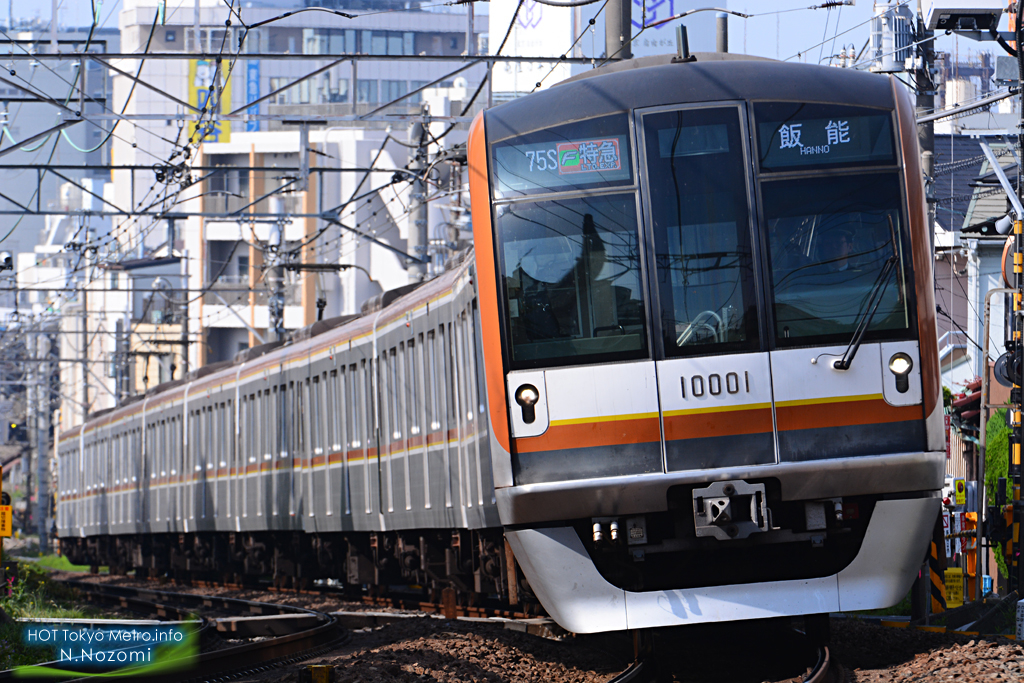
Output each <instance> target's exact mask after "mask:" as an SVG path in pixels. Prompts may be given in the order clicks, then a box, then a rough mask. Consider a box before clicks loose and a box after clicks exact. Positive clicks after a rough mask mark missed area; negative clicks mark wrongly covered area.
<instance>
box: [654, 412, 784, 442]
mask: <svg viewBox="0 0 1024 683" xmlns="http://www.w3.org/2000/svg"><path fill="white" fill-rule="evenodd" d="M771 431H772V409H771V408H757V409H754V410H730V411H723V412H713V413H711V412H708V413H694V414H690V415H675V416H666V417H665V440H666V441H677V440H680V439H699V438H705V437H715V436H738V435H740V434H761V433H765V432H767V433H770V432H771Z"/></svg>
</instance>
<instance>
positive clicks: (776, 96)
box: [484, 53, 895, 142]
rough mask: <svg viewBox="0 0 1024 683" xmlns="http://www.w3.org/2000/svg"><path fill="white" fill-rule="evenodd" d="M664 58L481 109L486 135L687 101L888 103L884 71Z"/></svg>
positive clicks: (708, 56) (707, 56)
mask: <svg viewBox="0 0 1024 683" xmlns="http://www.w3.org/2000/svg"><path fill="white" fill-rule="evenodd" d="M712 55H714V53H696V55H695V56H696V57H697V61H695V62H680V63H672V62H671V57H672V55H661V56H658V57H652V58H644V59H634V60H626V61H623V62H619V63H616V64H614V65H609V66H607V67H602V68H600V69H595V70H594V71H591V72H588V73H586V74H580V75H579V76H576V77H573V78H571V79H569V80H567V81H563V82H562V83H559V84H558V85H556V86H553V87H551V88H549V89H547V90H542V91H540V92H538V93H534V94H532V95H530V96H528V97H522V98H519V99H516V100H512V101H511V102H507V103H505V104H502V105H500V106H497V107H494V108H493V109H488V110H486V111H485V112H484V120H485V122H486V126H487V138H488V141H489V142H495V141H498V140H503V139H505V138H508V137H512V136H515V135H522V134H523V133H528V132H530V131H533V130H538V129H540V128H548V127H551V126H556V125H559V124H562V123H566V122H568V121H576V120H581V119H589V118H592V117H595V116H601V115H603V114H613V113H619V112H625V111H629V110H631V109H636V108H640V107H657V106H660V105H671V104H679V103H688V102H694V103H698V102H722V101H736V100H769V101H796V102H841V103H849V104H856V105H859V106H866V107H881V108H887V109H891V108H893V107H894V106H895V102H894V100H893V91H892V85H891V83H890V81H889V78H888V77H886V76H880V75H877V74H872V73H867V72H864V71H857V70H854V69H838V68H832V67H824V66H814V65H810V64H790V63H787V62H780V61H776V60H770V59H757V58H750V57H746V56H734V57H729V58H726V57H724V56H723V55H719V56H717V57H713V56H712Z"/></svg>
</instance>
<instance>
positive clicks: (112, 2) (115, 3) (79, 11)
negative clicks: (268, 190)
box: [0, 0, 1007, 64]
mask: <svg viewBox="0 0 1024 683" xmlns="http://www.w3.org/2000/svg"><path fill="white" fill-rule="evenodd" d="M9 1H10V0H9ZM822 1H823V0H803V1H800V0H708V1H707V2H700V1H699V0H635V2H634V12H633V19H634V22H635V23H637V24H639V23H640V18H641V14H642V12H643V9H642V5H643V4H644V3H646V8H647V16H648V22H652V21H655V20H656V19H660V18H664V17H667V16H672V15H673V14H677V13H679V12H682V11H684V10H688V9H693V8H698V7H713V6H719V7H721V6H723V5H724V6H725V7H727V8H728V9H730V10H734V11H738V12H743V13H744V14H751V15H753V16H752V17H751V18H749V19H741V18H739V17H730V19H729V43H730V45H729V49H730V51H731V52H740V53H745V54H752V55H758V56H762V57H771V58H774V59H791V58H793V59H795V58H796V55H797V54H800V55H801V57H800V58H799V59H800V60H801V61H807V62H809V63H814V62H817V61H819V60H821V61H822V63H824V64H827V63H828V58H829V56H830V55H832V54H836V53H838V52H839V51H840V50H841V49H842V47H843V46H844V45H845V46H849V45H855V46H856V48H857V51H858V52H859V51H860V49H861V48H862V47H863V46H864V43H865V41H867V39H868V37H869V36H870V24H869V23H867V22H868V21H869V20H870V18H871V16H872V12H873V3H872V2H871V1H870V0H855V4H854V5H853V6H845V7H839V8H834V9H817V10H814V9H807V8H808V7H810V6H812V5H817V4H821V3H822ZM192 2H193V0H168V10H173V9H174V8H175V7H176V6H178V5H181V6H184V7H188V6H190V5H191V4H192ZM499 2H502V3H512V2H515V0H492V3H493V4H495V5H496V4H497V3H499ZM13 4H14V11H15V15H16V16H17V17H18V18H20V19H32V18H36V17H38V18H40V19H43V20H49V18H50V16H51V12H52V0H28V2H26V1H25V0H17V1H16V2H14V3H13ZM95 4H96V5H97V6H99V8H100V21H101V24H103V25H105V26H107V27H111V28H115V27H116V26H117V11H118V10H119V8H120V5H121V2H120V0H95ZM242 4H243V6H244V0H243V2H242ZM437 4H438V5H443V4H444V2H443V0H438V2H437ZM602 4H603V3H602V2H601V1H600V0H598V1H597V2H595V3H594V4H592V5H589V6H587V7H586V8H584V14H585V16H584V20H586V19H588V18H589V17H590V16H592V15H593V14H594V13H595V12H596V11H597V9H598V8H600V7H601V6H602ZM57 5H58V16H59V23H60V24H62V25H64V26H87V25H88V24H89V17H90V11H91V10H90V5H91V2H90V0H58V2H57ZM916 5H917V0H910V3H909V6H910V7H912V8H916ZM8 6H9V5H8V3H4V2H3V0H0V16H2V17H3V18H4V20H5V21H4V23H7V22H6V19H7V9H8ZM478 6H479V10H478V13H479V14H484V13H485V12H486V5H485V4H482V3H481V4H480V5H478ZM714 16H715V13H714V12H702V13H698V14H695V15H692V16H690V17H687V19H686V20H685V22H684V23H686V24H687V28H688V34H689V39H690V44H691V49H693V50H694V51H700V50H708V49H710V50H713V49H714V20H715V19H714ZM339 21H343V20H340V19H339ZM1006 22H1007V20H1006V18H1005V16H1004V18H1003V20H1002V26H1003V27H1004V28H1005V26H1006ZM675 23H677V22H672V23H670V24H668V25H666V26H665V27H663V28H661V29H648V30H647V31H644V32H643V34H641V35H639V36H637V40H638V41H643V40H645V39H646V40H648V41H650V38H648V35H649V34H650V35H654V36H657V43H658V44H659V46H658V47H657V48H653V47H649V48H648V49H657V51H658V52H664V51H671V50H667V49H665V48H664V47H661V45H663V44H664V43H665V42H666V41H667V42H669V43H671V44H674V42H675V38H674V32H675V28H674V26H675ZM603 28H604V27H603V20H602V18H601V17H600V16H599V17H598V22H597V24H596V25H595V29H596V30H595V31H594V34H593V36H586V37H585V38H584V40H583V41H582V44H583V45H584V48H585V50H586V52H587V53H588V54H589V53H590V49H589V44H590V43H593V44H594V46H595V47H597V48H598V49H599V50H600V48H601V47H603ZM634 30H635V31H638V30H639V28H638V27H636V26H635V27H634ZM936 49H938V50H942V51H948V52H955V53H957V54H959V55H960V56H961V57H965V56H966V55H967V53H968V51H973V52H977V51H979V50H985V51H991V52H994V53H999V52H1000V50H999V48H998V46H997V45H996V44H995V43H993V42H985V43H978V42H975V41H973V40H969V39H966V38H957V37H953V36H941V37H940V38H938V39H937V40H936ZM642 50H643V46H642V45H640V46H639V47H638V52H639V51H642Z"/></svg>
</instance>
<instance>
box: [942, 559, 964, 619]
mask: <svg viewBox="0 0 1024 683" xmlns="http://www.w3.org/2000/svg"><path fill="white" fill-rule="evenodd" d="M943 583H945V584H946V609H953V608H954V607H961V606H963V604H964V570H963V569H961V568H960V567H953V568H952V569H947V570H946V575H945V576H944V577H943Z"/></svg>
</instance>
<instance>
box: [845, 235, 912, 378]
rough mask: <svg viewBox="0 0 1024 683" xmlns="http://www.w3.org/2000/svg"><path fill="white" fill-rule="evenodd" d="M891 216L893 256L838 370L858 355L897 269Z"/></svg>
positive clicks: (886, 261)
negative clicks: (891, 277)
mask: <svg viewBox="0 0 1024 683" xmlns="http://www.w3.org/2000/svg"><path fill="white" fill-rule="evenodd" d="M888 218H889V236H890V239H891V240H892V256H890V257H889V258H887V259H886V260H885V265H884V266H882V272H881V273H879V274H878V279H877V280H875V284H874V286H872V288H871V293H870V294H869V295H868V306H867V309H866V311H867V312H866V315H865V316H864V318H863V320H861V321H860V323H859V324H858V325H857V329H855V330H854V331H853V339H851V340H850V345H849V346H847V347H846V353H844V354H843V357H842V358H840V359H839V360H837V361H835V362H834V363H832V367H834V368H835V369H836V370H849V369H850V364H851V363H853V357H854V356H856V355H857V349H859V348H860V344H861V342H862V341H863V340H864V333H865V332H867V331H868V326H869V325H870V324H871V320H872V319H873V318H874V317H875V312H876V311H877V310H878V306H879V305H880V304H881V303H882V295H883V294H885V289H886V287H887V286H888V285H889V276H890V275H891V274H892V272H893V271H894V270H895V269H896V263H897V262H898V261H899V252H898V251H897V250H896V230H895V229H894V228H893V225H892V217H891V216H888ZM902 300H903V292H902V289H901V290H900V301H901V302H902Z"/></svg>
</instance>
